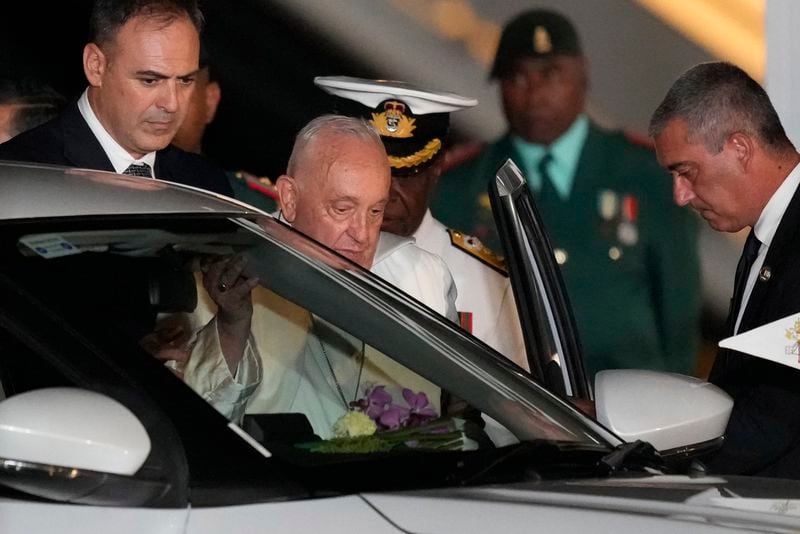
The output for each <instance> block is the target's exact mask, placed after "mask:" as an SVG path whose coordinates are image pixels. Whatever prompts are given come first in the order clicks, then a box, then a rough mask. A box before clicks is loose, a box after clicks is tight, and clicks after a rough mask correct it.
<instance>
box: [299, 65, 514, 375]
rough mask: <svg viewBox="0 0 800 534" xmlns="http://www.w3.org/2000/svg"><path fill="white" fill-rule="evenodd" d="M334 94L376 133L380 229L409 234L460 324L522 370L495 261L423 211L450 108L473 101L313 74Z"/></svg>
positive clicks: (509, 300) (509, 298) (505, 287)
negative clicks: (384, 170) (442, 278)
mask: <svg viewBox="0 0 800 534" xmlns="http://www.w3.org/2000/svg"><path fill="white" fill-rule="evenodd" d="M315 83H316V84H317V85H318V86H319V87H320V88H322V89H323V90H324V91H326V92H328V93H330V94H332V95H335V96H336V97H338V98H337V102H336V107H337V111H338V112H340V113H345V114H349V115H354V116H360V117H364V118H365V119H367V120H369V121H370V122H371V123H372V125H373V126H375V128H376V129H377V130H378V132H379V133H380V135H381V139H382V140H383V143H384V146H385V147H386V152H387V155H388V157H389V164H390V166H391V169H392V185H391V189H390V192H389V202H388V204H387V205H386V209H385V212H384V218H383V225H382V228H381V229H382V230H383V231H384V232H390V233H393V234H397V235H400V236H413V237H414V239H415V240H416V243H417V245H418V246H419V247H421V248H423V249H425V250H427V251H429V252H432V253H434V254H436V255H438V256H439V257H440V258H442V259H443V260H444V262H445V264H447V267H448V268H449V269H450V272H451V273H452V274H453V278H454V280H455V283H456V288H457V290H458V296H457V299H456V308H457V309H458V315H459V321H460V323H461V326H462V327H463V328H465V329H467V330H469V331H470V332H472V333H473V334H474V335H475V336H476V337H478V338H479V339H481V340H483V341H484V342H486V343H487V344H488V345H490V346H492V347H493V348H495V349H496V350H497V351H498V352H500V353H502V354H504V355H505V356H506V357H508V358H509V359H511V360H512V361H515V362H516V363H517V364H518V365H520V366H522V367H524V368H526V369H527V368H528V363H527V358H526V356H525V350H524V342H523V339H522V332H521V329H520V324H519V318H518V317H517V311H516V305H515V302H514V297H513V294H512V291H511V286H510V283H509V279H508V275H507V273H506V271H505V268H504V264H503V261H502V258H500V257H498V256H496V255H495V254H493V253H492V252H491V251H490V250H489V249H487V248H486V247H484V246H483V245H482V244H481V242H480V241H478V240H477V239H475V238H474V237H471V236H468V235H465V234H463V233H462V232H459V231H456V230H450V229H448V228H446V227H445V226H444V225H443V224H442V223H440V222H439V221H437V220H436V219H434V217H433V216H432V215H431V212H430V210H429V209H428V202H429V200H430V196H431V192H432V191H433V188H434V186H435V185H436V182H437V180H438V178H439V175H440V173H441V165H442V160H443V158H442V154H443V153H444V144H445V142H446V140H447V132H448V128H449V122H450V112H452V111H458V110H461V109H465V108H469V107H472V106H475V105H476V104H477V101H476V100H474V99H470V98H465V97H462V96H459V95H455V94H452V93H441V92H436V91H430V90H427V89H422V88H419V87H414V86H411V85H408V84H405V83H402V82H387V81H373V80H364V79H358V78H348V77H335V76H334V77H317V78H316V79H315Z"/></svg>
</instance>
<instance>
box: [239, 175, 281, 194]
mask: <svg viewBox="0 0 800 534" xmlns="http://www.w3.org/2000/svg"><path fill="white" fill-rule="evenodd" d="M233 177H234V178H236V180H238V181H240V182H243V183H244V185H245V186H246V187H247V188H248V189H251V190H253V191H256V192H258V193H261V194H263V195H266V196H268V197H270V198H273V199H277V198H278V192H277V190H276V189H275V184H273V183H272V180H270V179H269V178H267V177H266V176H255V175H253V174H250V173H249V172H247V171H236V172H234V173H233Z"/></svg>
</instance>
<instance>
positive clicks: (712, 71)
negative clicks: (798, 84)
mask: <svg viewBox="0 0 800 534" xmlns="http://www.w3.org/2000/svg"><path fill="white" fill-rule="evenodd" d="M674 119H681V120H683V121H685V122H686V128H687V130H688V132H689V136H690V138H691V139H690V141H692V142H699V143H702V144H703V145H705V147H706V148H707V149H708V151H709V152H711V153H712V154H718V153H719V152H721V151H722V149H723V147H724V146H725V141H727V140H728V138H729V137H730V136H731V135H732V134H734V133H736V132H742V133H744V134H747V135H749V136H751V137H753V138H755V139H758V140H759V141H760V142H761V143H763V144H764V146H765V147H766V148H769V149H771V150H772V151H773V152H776V153H782V152H784V151H787V150H794V145H792V142H791V141H789V138H788V137H787V136H786V132H785V131H784V130H783V126H782V125H781V121H780V119H779V118H778V114H777V112H776V111H775V108H774V107H772V103H771V102H770V100H769V97H768V96H767V93H766V92H765V91H764V89H763V88H762V87H761V86H760V85H759V84H758V83H757V82H756V81H755V80H753V79H752V78H751V77H750V76H748V75H747V73H746V72H744V71H743V70H742V69H740V68H739V67H736V66H735V65H732V64H730V63H726V62H722V61H720V62H713V63H701V64H700V65H696V66H694V67H692V68H691V69H689V70H688V71H686V72H685V73H684V74H683V75H681V77H680V78H678V79H677V80H676V81H675V83H673V84H672V87H671V88H670V89H669V91H668V92H667V95H666V96H665V97H664V100H663V101H662V102H661V104H659V106H658V108H657V109H656V110H655V112H654V113H653V116H652V118H651V119H650V128H649V134H650V136H651V137H656V136H657V135H659V134H660V133H661V132H662V131H663V130H664V128H666V126H667V123H669V122H670V121H672V120H674Z"/></svg>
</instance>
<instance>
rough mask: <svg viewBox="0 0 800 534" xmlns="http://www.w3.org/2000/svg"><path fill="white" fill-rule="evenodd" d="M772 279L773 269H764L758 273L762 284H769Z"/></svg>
mask: <svg viewBox="0 0 800 534" xmlns="http://www.w3.org/2000/svg"><path fill="white" fill-rule="evenodd" d="M771 277H772V269H770V268H769V267H762V268H761V271H760V272H759V273H758V279H759V280H761V281H762V282H768V281H769V279H770V278H771Z"/></svg>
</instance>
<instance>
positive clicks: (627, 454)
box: [598, 439, 667, 475]
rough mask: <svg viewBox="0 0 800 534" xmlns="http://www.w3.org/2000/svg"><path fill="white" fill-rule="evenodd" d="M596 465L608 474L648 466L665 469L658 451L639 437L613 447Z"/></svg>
mask: <svg viewBox="0 0 800 534" xmlns="http://www.w3.org/2000/svg"><path fill="white" fill-rule="evenodd" d="M598 467H600V469H601V470H603V469H604V470H606V471H607V474H609V475H610V474H612V473H616V472H618V471H621V470H631V469H632V470H637V471H640V470H642V471H643V470H647V469H648V468H649V469H655V470H656V471H659V472H663V471H665V470H667V465H666V463H665V462H664V459H663V458H662V457H661V455H660V454H659V453H658V451H656V450H655V448H653V446H652V445H650V444H649V443H647V442H646V441H642V440H639V439H637V440H636V441H632V442H630V443H623V444H621V445H618V446H616V447H614V449H613V450H612V451H611V452H609V453H608V454H606V455H605V456H603V457H602V458H600V461H599V462H598Z"/></svg>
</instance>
